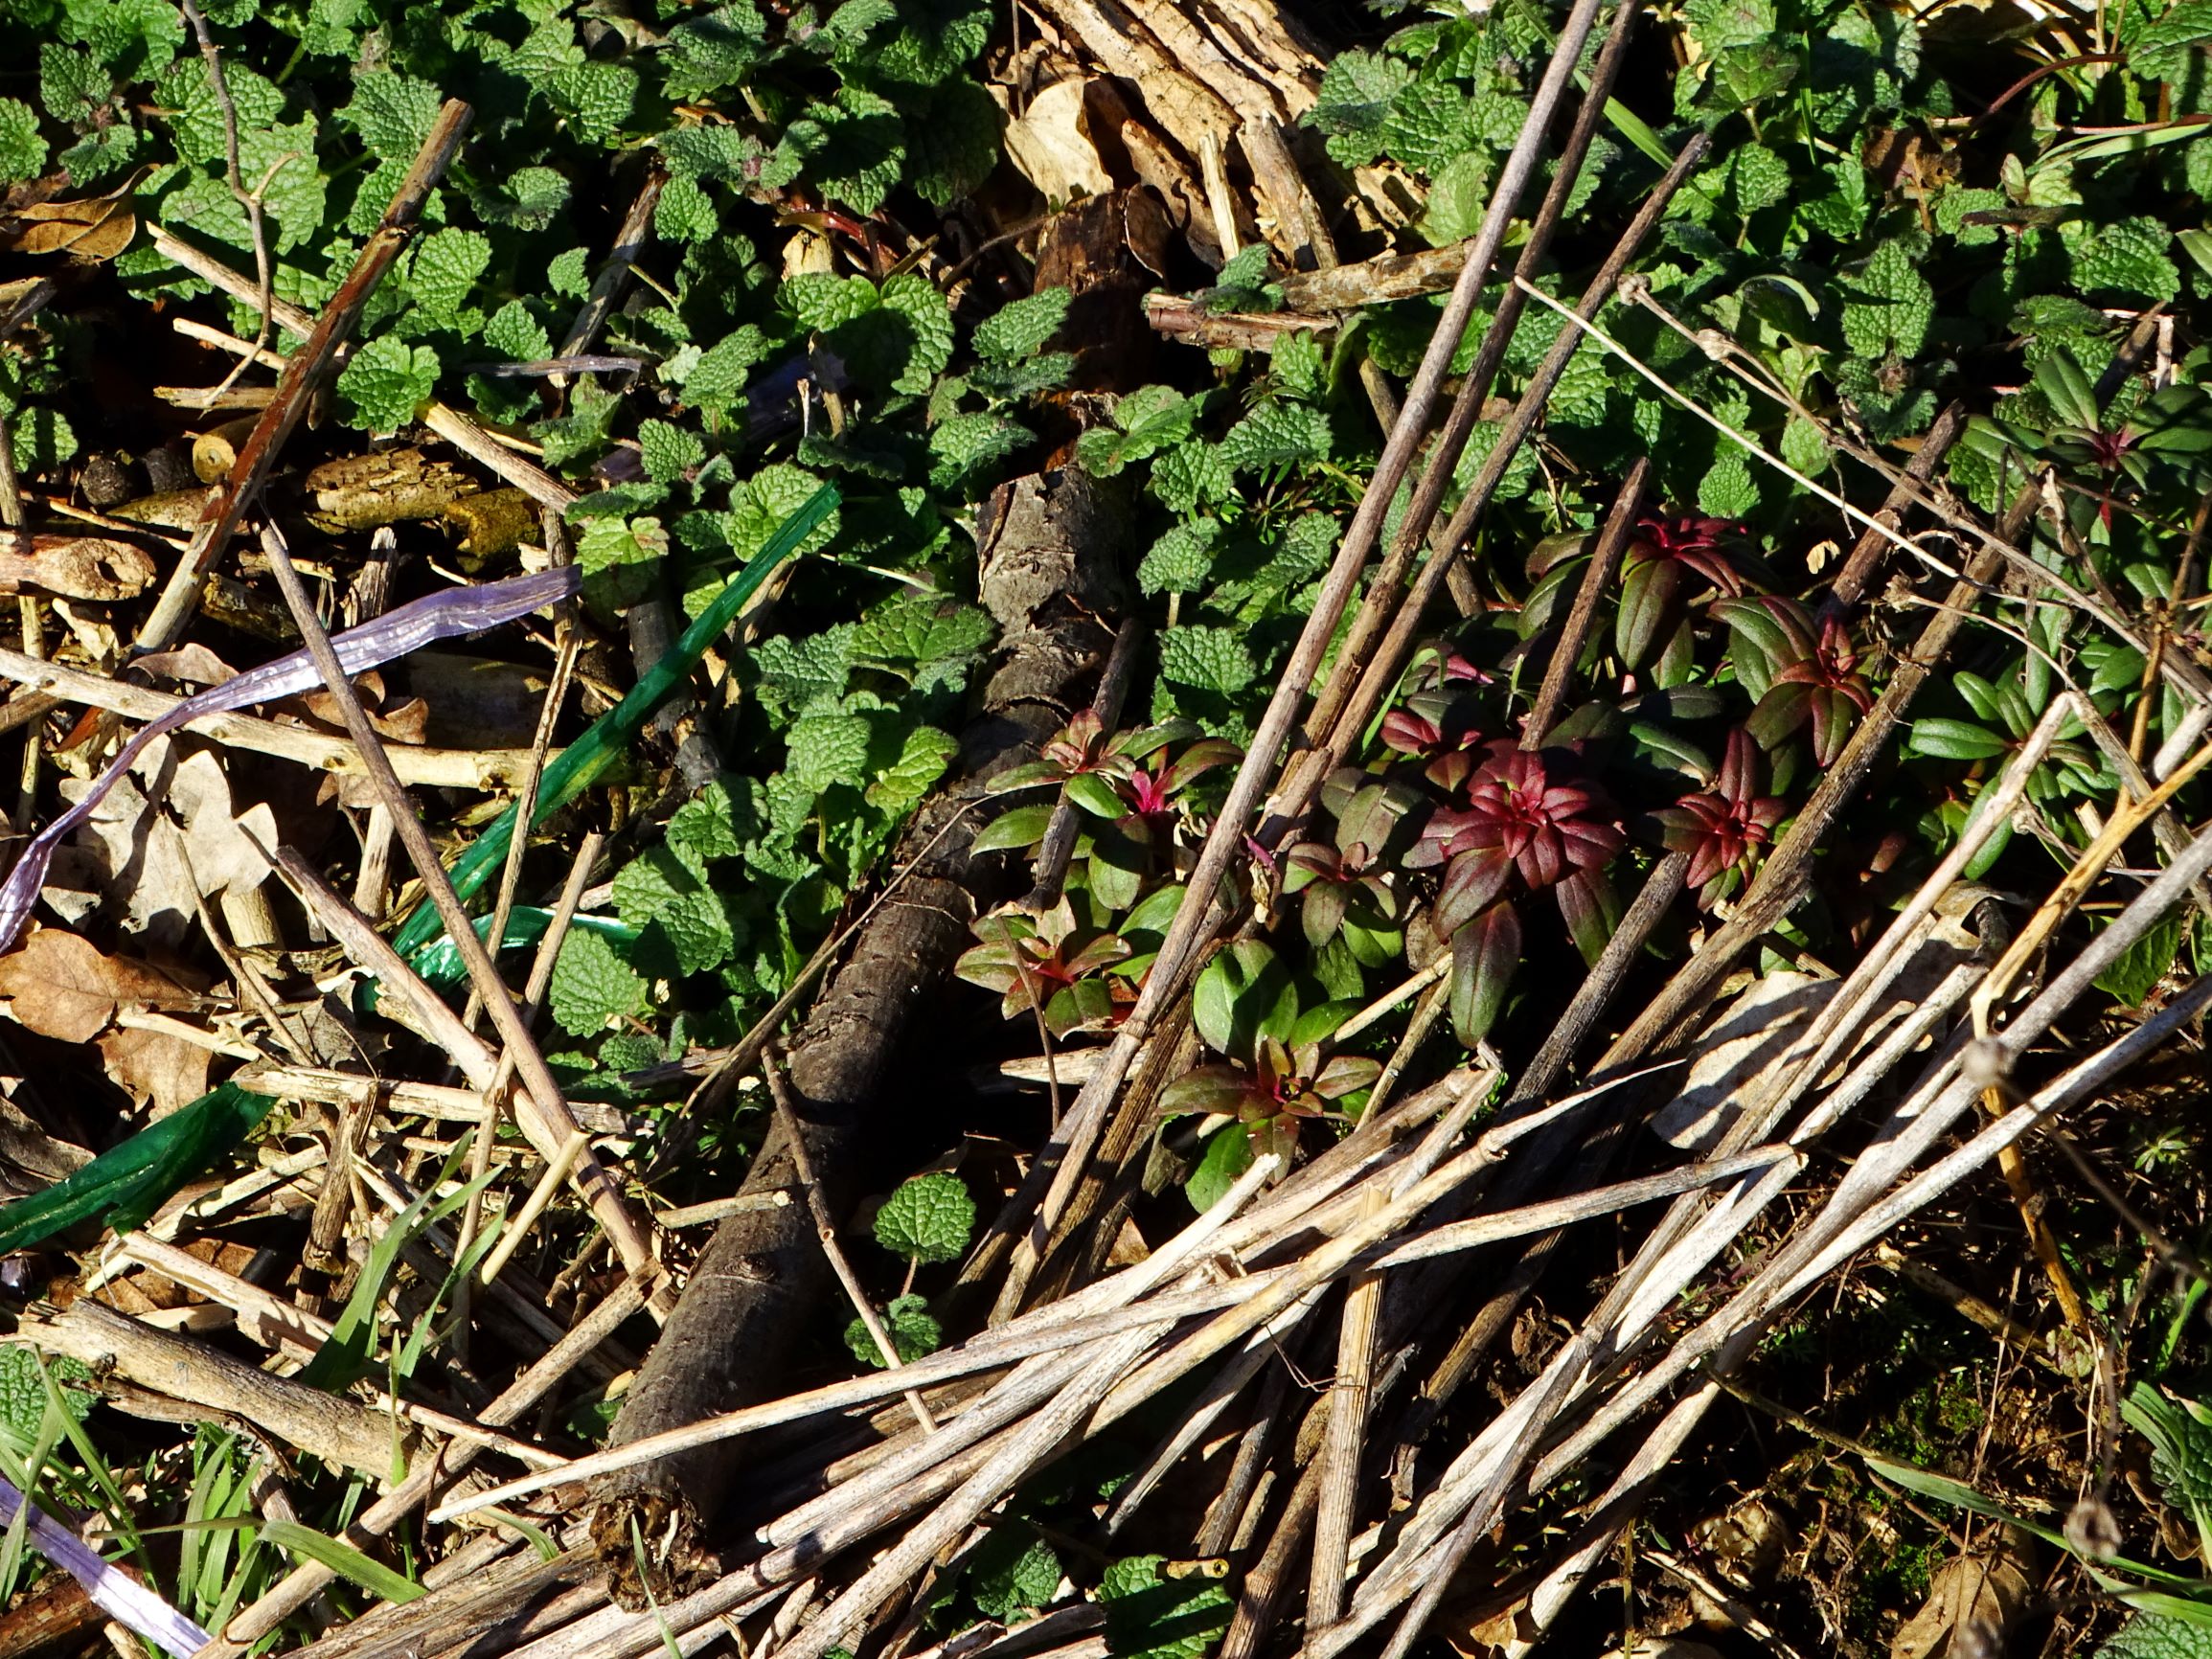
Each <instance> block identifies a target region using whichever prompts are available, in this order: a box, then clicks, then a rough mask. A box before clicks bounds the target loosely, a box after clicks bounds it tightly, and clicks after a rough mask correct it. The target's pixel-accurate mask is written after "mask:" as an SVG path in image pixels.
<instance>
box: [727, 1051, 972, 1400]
mask: <svg viewBox="0 0 2212 1659" xmlns="http://www.w3.org/2000/svg"><path fill="white" fill-rule="evenodd" d="M761 1061H762V1065H761V1069H762V1072H763V1073H764V1075H765V1077H766V1078H767V1079H768V1099H769V1100H770V1101H771V1102H773V1103H774V1107H775V1113H776V1116H777V1118H778V1119H779V1120H781V1121H782V1123H783V1125H784V1133H785V1135H786V1136H787V1138H788V1139H789V1141H790V1145H791V1163H792V1165H793V1167H794V1168H796V1169H797V1170H798V1173H799V1192H800V1195H801V1196H802V1197H803V1198H805V1200H806V1203H807V1213H808V1214H809V1215H810V1216H812V1217H813V1218H814V1231H815V1233H816V1235H817V1236H819V1238H820V1239H821V1240H822V1254H823V1255H824V1256H826V1257H828V1258H829V1261H830V1270H831V1271H832V1273H834V1274H836V1276H837V1283H838V1284H840V1285H841V1286H843V1287H844V1291H845V1297H846V1300H847V1301H849V1302H851V1303H852V1305H853V1311H854V1312H855V1313H856V1314H858V1315H859V1316H860V1323H861V1324H862V1325H863V1326H865V1327H866V1328H867V1331H868V1336H869V1339H870V1340H871V1341H873V1342H874V1343H875V1344H876V1352H878V1354H880V1355H882V1358H883V1365H884V1368H885V1369H886V1370H889V1371H897V1370H899V1369H900V1368H901V1366H903V1365H904V1364H905V1360H904V1359H903V1358H902V1357H901V1355H900V1352H899V1345H898V1344H897V1343H896V1342H894V1341H893V1340H892V1339H891V1332H890V1331H889V1330H887V1329H885V1328H884V1325H883V1316H882V1315H881V1314H880V1313H878V1312H877V1310H876V1304H875V1302H874V1301H873V1300H872V1299H871V1298H870V1297H869V1295H868V1290H867V1287H866V1286H865V1285H863V1284H861V1283H860V1276H859V1275H858V1274H857V1273H855V1272H854V1271H853V1263H852V1262H851V1261H849V1260H847V1258H846V1255H845V1247H844V1246H843V1245H842V1244H840V1243H838V1242H837V1218H836V1216H832V1215H831V1214H830V1206H829V1203H828V1201H827V1200H825V1199H824V1198H823V1196H822V1188H821V1184H820V1183H819V1182H817V1181H816V1180H815V1179H814V1160H813V1157H812V1155H811V1154H810V1152H809V1151H808V1150H807V1138H806V1136H805V1135H803V1134H802V1133H801V1132H800V1129H799V1114H798V1109H797V1107H796V1106H795V1105H794V1104H793V1102H792V1100H791V1080H790V1079H789V1077H787V1075H786V1074H785V1071H784V1067H783V1064H782V1061H781V1057H779V1056H778V1055H777V1054H776V1052H775V1050H774V1049H773V1048H770V1049H769V1050H768V1051H767V1052H766V1053H764V1055H763V1056H762V1057H761ZM906 1406H907V1409H908V1410H909V1411H911V1412H913V1414H914V1420H915V1421H916V1422H918V1423H920V1424H921V1425H922V1427H923V1429H924V1431H925V1432H927V1433H929V1434H935V1433H936V1432H937V1420H936V1419H935V1418H934V1417H932V1416H930V1415H929V1407H928V1406H927V1405H925V1404H924V1402H923V1398H922V1393H921V1391H920V1390H919V1389H912V1388H910V1389H908V1390H907V1391H906Z"/></svg>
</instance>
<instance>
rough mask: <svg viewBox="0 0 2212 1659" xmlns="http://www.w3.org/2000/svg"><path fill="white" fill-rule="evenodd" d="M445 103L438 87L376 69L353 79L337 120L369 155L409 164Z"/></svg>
mask: <svg viewBox="0 0 2212 1659" xmlns="http://www.w3.org/2000/svg"><path fill="white" fill-rule="evenodd" d="M442 102H444V99H443V96H442V95H441V94H440V92H439V90H438V88H437V87H436V86H434V85H433V84H432V83H431V82H429V81H427V80H418V79H417V78H416V77H414V76H412V75H399V74H396V73H394V72H393V71H392V70H389V69H375V70H371V71H370V72H369V73H368V74H366V75H363V76H359V77H356V78H355V80H354V81H353V98H352V99H351V100H349V101H348V102H347V104H346V107H345V108H343V109H341V110H340V111H339V112H338V119H339V120H340V121H341V122H343V123H345V125H348V126H350V127H352V128H353V133H354V136H355V137H357V138H359V139H360V141H361V144H362V146H363V147H364V148H366V149H367V150H368V151H369V152H370V153H371V154H372V155H380V156H390V157H392V158H394V159H396V160H399V161H400V162H408V161H412V160H413V159H414V158H415V152H416V151H417V150H419V149H421V148H422V143H423V141H424V140H425V139H427V138H428V137H429V136H430V129H431V127H432V126H434V125H437V121H438V110H439V106H440V105H441V103H442Z"/></svg>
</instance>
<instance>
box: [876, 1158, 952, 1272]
mask: <svg viewBox="0 0 2212 1659" xmlns="http://www.w3.org/2000/svg"><path fill="white" fill-rule="evenodd" d="M974 1227H975V1200H974V1198H973V1197H971V1196H970V1195H969V1191H968V1186H967V1183H966V1182H964V1181H962V1180H961V1179H960V1177H959V1176H957V1175H948V1174H946V1173H944V1172H942V1171H939V1172H937V1173H934V1174H928V1175H917V1176H916V1177H915V1178H914V1179H913V1180H911V1181H908V1182H905V1183H904V1184H902V1185H901V1187H900V1188H899V1190H898V1191H897V1192H895V1193H892V1194H891V1196H890V1197H888V1198H886V1199H884V1200H883V1207H882V1208H881V1209H880V1210H878V1211H877V1212H876V1241H877V1242H878V1244H880V1245H882V1246H883V1248H884V1249H886V1250H889V1251H891V1252H893V1253H894V1254H895V1255H900V1256H906V1257H911V1258H912V1259H913V1260H914V1261H924V1262H927V1261H952V1260H953V1259H954V1258H955V1257H957V1256H958V1255H959V1254H960V1253H961V1252H962V1251H963V1250H966V1249H967V1248H968V1236H969V1233H970V1232H972V1231H973V1230H974Z"/></svg>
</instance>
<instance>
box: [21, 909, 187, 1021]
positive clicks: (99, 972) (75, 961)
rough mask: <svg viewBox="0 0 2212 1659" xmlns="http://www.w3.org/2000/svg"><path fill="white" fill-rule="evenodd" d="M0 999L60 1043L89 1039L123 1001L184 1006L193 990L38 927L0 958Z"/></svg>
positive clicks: (61, 933)
mask: <svg viewBox="0 0 2212 1659" xmlns="http://www.w3.org/2000/svg"><path fill="white" fill-rule="evenodd" d="M0 998H4V999H5V1000H6V1005H7V1013H8V1015H9V1017H10V1018H11V1019H13V1020H14V1021H15V1023H16V1024H18V1025H20V1026H22V1027H23V1028H24V1029H25V1030H27V1031H34V1032H36V1033H37V1034H39V1035H40V1036H50V1037H58V1038H59V1039H60V1040H61V1041H63V1042H74V1043H82V1042H90V1041H91V1040H92V1039H93V1038H94V1037H96V1036H98V1035H99V1034H101V1033H102V1032H103V1031H105V1030H106V1029H107V1028H108V1026H109V1025H110V1024H111V1023H113V1021H114V1019H115V1011H116V1010H117V1008H119V1007H120V1006H122V1005H123V1004H125V1003H131V1004H135V1005H137V1006H139V1007H143V1008H152V1009H183V1008H190V1007H192V1006H193V1004H194V1002H195V1001H196V1000H197V999H196V998H195V997H194V994H193V993H192V992H191V991H189V990H187V989H185V988H184V987H183V986H181V985H179V984H177V983H176V981H175V980H173V979H171V978H170V977H169V975H167V974H165V973H161V972H158V971H156V970H155V969H154V968H151V967H149V966H147V965H146V964H145V963H143V962H133V961H131V960H130V958H128V957H125V956H103V955H102V954H101V953H100V951H99V949H98V948H97V947H96V946H94V945H93V944H92V943H90V942H89V941H87V940H84V939H81V938H80V937H79V936H78V935H76V934H74V933H70V932H67V931H66V930H64V929H62V928H58V927H41V928H39V929H38V930H37V931H36V932H34V933H33V934H32V935H31V937H30V938H28V939H26V940H25V941H24V942H23V945H22V948H21V949H19V950H17V951H14V952H13V953H12V954H11V955H8V956H0Z"/></svg>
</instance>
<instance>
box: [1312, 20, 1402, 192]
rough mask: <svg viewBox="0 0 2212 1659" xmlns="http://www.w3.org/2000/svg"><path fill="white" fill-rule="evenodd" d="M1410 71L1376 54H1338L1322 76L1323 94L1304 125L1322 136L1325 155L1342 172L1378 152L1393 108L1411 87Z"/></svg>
mask: <svg viewBox="0 0 2212 1659" xmlns="http://www.w3.org/2000/svg"><path fill="white" fill-rule="evenodd" d="M1412 80H1413V72H1412V71H1411V70H1410V69H1408V68H1406V66H1405V65H1404V64H1403V63H1402V62H1400V61H1399V60H1398V59H1397V58H1395V57H1385V56H1383V55H1382V54H1380V53H1377V52H1363V51H1358V50H1357V49H1356V50H1353V51H1350V52H1340V53H1338V54H1337V55H1336V56H1335V57H1334V58H1332V59H1331V60H1330V63H1329V67H1328V69H1327V70H1326V71H1325V72H1324V73H1323V75H1322V77H1321V90H1320V92H1319V94H1318V95H1317V96H1316V97H1315V98H1314V100H1313V107H1312V108H1311V109H1310V110H1308V111H1307V112H1306V125H1309V126H1311V127H1313V128H1314V129H1316V130H1317V131H1320V132H1323V133H1326V134H1327V135H1328V139H1329V153H1330V155H1331V156H1333V157H1334V159H1335V160H1337V161H1338V162H1340V163H1342V164H1343V165H1344V166H1346V167H1364V166H1365V165H1366V164H1367V163H1369V162H1371V161H1373V160H1374V159H1375V158H1376V156H1377V155H1378V154H1380V152H1381V149H1382V130H1383V125H1384V124H1385V123H1386V122H1387V121H1388V120H1389V119H1390V109H1391V105H1392V103H1393V102H1395V101H1396V100H1397V97H1398V95H1399V94H1400V93H1401V92H1402V91H1404V90H1405V88H1406V87H1407V86H1408V85H1410V84H1411V83H1412Z"/></svg>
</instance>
